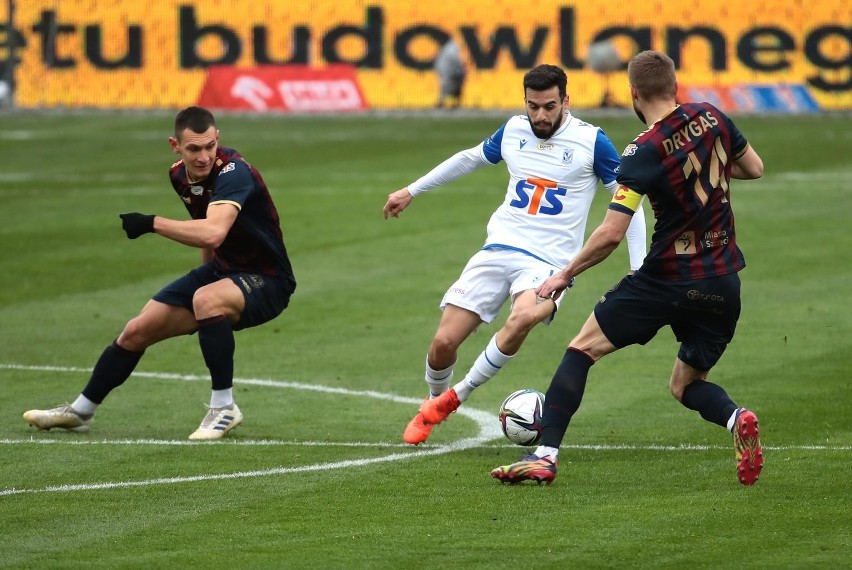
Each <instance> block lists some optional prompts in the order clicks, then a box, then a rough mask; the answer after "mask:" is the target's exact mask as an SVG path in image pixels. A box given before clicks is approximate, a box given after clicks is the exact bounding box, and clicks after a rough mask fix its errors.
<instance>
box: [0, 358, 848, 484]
mask: <svg viewBox="0 0 852 570" xmlns="http://www.w3.org/2000/svg"><path fill="white" fill-rule="evenodd" d="M0 369H7V370H37V371H46V372H89V371H90V370H89V369H86V368H72V367H60V366H25V365H20V364H4V363H0ZM133 376H139V377H147V378H158V379H171V380H185V381H199V380H208V378H207V376H200V375H187V374H165V373H156V372H136V373H134V374H133ZM234 382H235V383H242V384H253V385H257V386H268V387H275V388H292V389H297V390H312V391H316V392H324V393H330V394H345V395H350V396H364V397H370V398H378V399H381V400H388V401H391V402H398V403H405V404H419V403H420V400H419V399H417V398H408V397H404V396H397V395H395V394H386V393H383V392H375V391H372V390H349V389H346V388H336V387H331V386H322V385H317V384H304V383H300V382H286V381H279V380H268V379H261V378H235V379H234ZM457 413H458V414H460V415H463V416H467V417H468V418H470V419H472V420H473V421H474V422H476V424H477V425H478V426H479V433H478V434H477V435H476V436H474V437H471V438H466V439H463V440H460V441H457V442H454V443H451V444H448V445H438V446H435V447H431V446H429V447H427V445H428V444H424V445H422V446H418V447H417V448H416V450H415V451H411V452H409V453H393V454H390V455H385V456H382V457H374V458H369V459H353V460H346V461H336V462H330V463H317V464H313V465H304V466H301V467H276V468H273V469H265V470H258V471H242V472H237V473H220V474H212V475H194V476H186V477H170V478H161V479H146V480H141V481H123V482H108V483H88V484H76V485H53V486H49V487H43V488H40V489H15V488H12V489H5V490H2V491H0V497H2V496H10V495H21V494H33V493H50V492H70V491H90V490H101V489H119V488H130V487H146V486H152V485H166V484H177V483H191V482H197V481H211V480H225V479H239V478H247V477H263V476H269V475H286V474H290V473H305V472H310V471H323V470H329V469H345V468H347V467H362V466H365V465H373V464H376V463H384V462H391V461H400V460H403V459H409V458H414V457H425V456H429V455H440V454H444V453H450V452H453V451H462V450H465V449H472V448H481V447H505V445H502V446H497V445H493V446H486V445H485V443H486V442H487V441H491V440H493V439H496V438H499V437H500V435H501V434H500V430H499V429H498V427H497V422H495V421H494V416H493V414H490V413H487V412H484V411H482V410H477V409H474V408H469V407H464V408H459V409H458V411H457ZM23 443H40V444H59V445H128V444H132V445H302V446H320V445H322V446H330V447H331V446H350V447H411V446H407V445H404V444H397V443H393V444H390V443H369V442H344V443H333V442H310V441H308V442H295V441H294V442H288V441H275V440H224V441H220V442H194V443H193V442H188V441H174V440H102V441H79V440H78V441H59V440H36V439H20V440H13V439H3V440H0V444H23ZM510 447H514V446H510ZM562 449H576V450H594V451H619V450H637V451H706V450H717V449H719V450H723V449H729V447H728V446H725V447H723V446H709V445H689V444H684V445H677V446H666V445H630V444H615V445H563V446H562ZM764 449H766V450H778V451H783V450H819V451H849V450H850V449H852V446H845V445H844V446H823V445H801V446H778V447H770V446H764Z"/></svg>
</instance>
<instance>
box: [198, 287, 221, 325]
mask: <svg viewBox="0 0 852 570" xmlns="http://www.w3.org/2000/svg"><path fill="white" fill-rule="evenodd" d="M219 305H220V303H219V299H218V297H217V296H216V295H215V294H213V293H212V292H211V291H208V290H206V289H205V288H204V287H202V288H201V289H199V290H198V291H196V292H195V294H194V295H193V296H192V312H193V313H195V316H196V318H205V317H210V316H215V315H216V314H222V311H221V309H220V308H219Z"/></svg>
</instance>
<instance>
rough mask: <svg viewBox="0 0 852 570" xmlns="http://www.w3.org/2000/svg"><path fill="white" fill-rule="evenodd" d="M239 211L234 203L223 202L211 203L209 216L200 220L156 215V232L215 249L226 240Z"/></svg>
mask: <svg viewBox="0 0 852 570" xmlns="http://www.w3.org/2000/svg"><path fill="white" fill-rule="evenodd" d="M239 212H240V211H239V209H237V207H236V206H235V205H234V204H231V203H228V202H222V203H218V204H210V206H209V207H208V208H207V217H206V218H204V219H200V220H172V219H170V218H163V217H161V216H156V217H155V218H154V232H155V233H158V234H160V235H161V236H163V237H167V238H169V239H172V240H174V241H176V242H180V243H182V244H184V245H188V246H191V247H198V248H202V249H215V248H217V247H219V246H220V245H221V244H222V242H223V241H225V237H226V236H227V235H228V231H229V230H230V229H231V226H233V225H234V220H236V219H237V214H239Z"/></svg>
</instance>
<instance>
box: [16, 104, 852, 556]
mask: <svg viewBox="0 0 852 570" xmlns="http://www.w3.org/2000/svg"><path fill="white" fill-rule="evenodd" d="M577 114H578V115H579V116H581V117H583V118H588V119H589V120H591V121H592V122H595V123H597V124H600V125H601V126H603V127H604V129H605V130H606V132H607V134H608V135H609V136H610V138H611V139H612V140H613V141H614V143H615V145H616V147H617V148H619V149H620V148H623V147H624V146H625V145H626V144H627V143H628V142H629V141H630V140H631V139H632V137H633V136H634V135H635V134H636V133H637V132H638V131H639V130H641V128H642V126H641V125H640V123H639V122H638V121H636V119H635V118H634V117H632V115H631V116H628V115H627V114H624V115H611V114H608V115H597V116H596V115H590V114H588V113H582V112H578V113H577ZM172 118H173V116H172V114H171V113H154V114H142V113H86V112H76V113H48V114H42V113H13V114H5V115H2V116H0V148H2V150H3V152H2V156H3V158H4V161H3V167H2V170H0V204H2V206H0V208H2V210H1V211H2V214H3V216H2V219H3V222H2V224H0V244H2V247H0V267H2V269H3V272H2V283H3V285H2V287H0V386H2V397H0V419H2V422H0V456H2V459H0V537H2V538H0V567H3V568H6V567H8V568H71V567H87V568H176V567H187V568H197V567H226V568H317V567H319V568H394V569H396V568H429V569H434V568H495V567H503V568H510V567H556V568H727V567H735V566H745V567H749V568H773V569H774V568H838V567H843V566H846V565H848V557H849V552H850V547H852V505H850V497H852V485H850V481H852V477H850V475H849V469H850V468H849V466H850V462H852V413H850V410H852V405H850V404H852V398H850V377H852V376H850V364H852V356H850V354H852V344H850V338H852V303H850V301H849V295H848V291H849V288H850V284H852V253H850V252H852V231H850V229H849V227H850V225H849V209H848V207H847V206H848V205H849V202H850V199H852V192H850V188H849V179H850V178H852V161H850V159H849V149H850V148H852V117H850V116H849V115H825V116H805V117H784V116H774V117H741V118H738V119H737V122H738V124H739V126H740V128H741V129H742V130H743V132H744V133H745V135H746V137H747V138H748V139H749V140H750V141H751V142H752V144H753V145H754V146H755V148H756V149H757V150H758V152H759V153H760V154H761V155H762V157H763V159H764V162H765V164H766V174H765V176H764V178H763V179H761V180H759V181H755V182H743V181H734V182H733V184H732V202H733V204H734V210H735V212H736V216H737V228H738V230H739V231H738V234H739V235H738V239H739V243H740V246H741V248H742V249H743V251H744V253H745V255H746V260H747V263H748V267H747V268H746V269H745V270H744V271H743V272H742V274H741V275H742V279H743V314H742V318H741V321H740V324H739V328H738V331H737V335H736V337H735V339H734V341H733V343H732V344H731V346H730V348H729V349H728V351H727V353H726V354H725V356H724V357H723V359H722V361H721V362H720V364H719V365H718V366H717V368H716V369H714V371H713V372H712V374H711V379H713V380H715V381H716V382H718V383H720V384H721V385H723V386H724V387H725V388H726V389H727V390H728V392H729V393H730V394H731V395H732V397H733V398H734V399H735V400H736V401H737V402H738V403H741V404H742V405H747V406H749V407H751V408H753V409H754V410H755V411H756V412H757V413H758V414H759V416H760V419H761V425H762V435H763V438H762V439H763V444H764V446H765V455H766V467H765V469H764V473H763V476H762V477H761V480H760V481H759V482H758V484H757V485H756V486H754V487H752V488H745V487H741V486H740V485H739V484H738V483H737V481H736V477H735V474H734V462H733V450H732V447H731V444H730V438H729V436H728V434H726V433H725V432H724V430H722V429H720V428H718V427H717V426H713V425H710V424H708V423H706V422H704V421H702V420H701V419H700V418H699V417H698V415H697V414H695V413H694V412H690V411H688V410H686V409H685V408H683V407H681V406H680V405H678V404H677V403H676V402H674V400H672V398H671V397H670V396H669V394H668V390H667V380H668V376H669V373H670V371H671V366H672V363H673V360H674V355H675V353H676V350H677V348H676V343H675V341H674V339H673V337H672V335H671V333H670V332H668V331H663V332H661V333H660V334H659V335H658V336H657V337H656V338H655V339H654V340H653V341H652V342H651V343H649V344H648V345H647V346H645V347H631V348H628V349H625V350H623V351H620V352H619V353H617V354H614V355H612V356H610V357H608V358H607V359H605V360H603V361H602V362H600V363H599V364H597V365H596V366H595V367H594V368H593V369H592V372H591V375H590V380H589V386H588V389H587V392H586V397H585V400H584V403H583V407H582V408H581V410H580V412H579V413H578V414H577V416H576V417H575V419H574V421H573V422H572V426H571V428H570V429H569V431H568V434H567V436H566V439H565V447H564V449H563V451H562V454H561V458H560V465H559V476H558V477H557V479H556V481H555V483H554V484H553V485H551V486H549V487H546V486H535V485H520V486H514V487H510V486H501V485H500V484H498V483H497V482H496V481H495V480H493V479H491V477H490V476H489V475H488V472H489V470H490V469H491V468H493V467H494V466H496V465H500V464H503V463H508V462H511V461H514V460H516V459H517V458H519V457H520V456H521V455H522V454H523V453H524V450H523V449H521V448H519V447H516V446H512V445H510V444H508V442H506V441H505V440H504V439H503V438H502V437H500V436H499V434H496V429H497V427H496V408H497V406H498V405H499V403H500V402H501V401H502V399H503V398H504V397H505V396H506V395H507V394H509V393H510V392H512V391H514V390H516V389H519V388H527V387H529V388H537V389H539V390H545V389H546V387H547V385H548V383H549V380H550V377H551V375H552V373H553V370H554V369H555V367H556V365H557V364H558V362H559V360H560V359H561V356H562V352H563V350H564V347H565V345H566V343H567V341H568V340H569V339H570V337H571V336H572V335H573V334H574V333H575V332H576V331H577V330H578V329H579V327H580V325H581V324H582V322H583V321H584V320H585V319H586V317H587V316H588V314H589V312H590V311H591V309H592V306H593V305H594V303H595V301H596V300H597V298H598V297H599V296H600V294H601V293H603V292H604V291H605V290H606V289H608V287H609V286H610V285H611V284H612V283H614V282H615V281H616V280H617V279H618V278H619V277H620V276H621V275H622V273H623V272H624V271H626V268H627V261H626V252H625V251H624V248H623V247H622V248H620V249H619V250H618V251H616V252H615V254H614V255H613V256H612V257H611V258H610V259H608V260H607V261H606V262H604V263H603V264H602V265H600V266H598V267H596V268H594V269H592V270H591V271H589V272H587V273H586V274H584V275H583V276H581V278H580V279H578V281H577V285H576V286H575V288H574V289H573V290H572V291H571V292H570V294H569V297H568V298H567V299H566V300H565V302H564V304H563V305H562V310H561V311H560V315H559V318H558V319H557V320H556V322H555V323H554V324H553V325H552V326H551V327H548V328H545V327H540V328H538V329H536V330H535V331H534V332H533V334H532V335H531V337H530V338H529V340H528V341H527V344H526V346H525V347H524V349H523V350H522V351H521V352H520V354H519V355H518V357H517V358H516V359H515V360H513V361H512V363H511V364H510V365H508V366H507V367H506V369H505V370H504V371H503V372H502V373H501V374H500V375H499V376H498V377H496V378H495V379H494V380H492V381H491V383H489V384H488V385H486V386H484V387H483V388H481V389H480V390H478V391H477V392H476V393H475V394H474V395H473V396H472V398H471V399H470V400H469V401H468V403H467V404H466V405H465V406H464V407H463V409H466V413H464V414H463V413H458V414H455V415H454V416H453V417H452V418H451V419H450V421H449V422H447V423H446V424H443V425H441V426H439V427H438V428H436V429H435V431H434V432H433V436H432V438H431V439H430V440H429V442H428V444H426V445H424V446H421V447H419V448H416V449H412V448H408V447H405V446H404V445H402V442H401V434H402V429H403V427H404V426H405V424H406V422H407V421H408V420H409V419H410V417H411V416H412V415H413V414H414V412H415V411H416V408H417V402H418V401H419V399H420V398H422V397H423V395H424V392H425V389H424V383H423V382H422V379H421V378H422V371H423V360H424V356H425V353H426V349H427V345H428V343H429V340H430V339H431V336H432V333H433V332H434V329H435V326H436V325H437V321H438V318H439V311H438V308H437V305H438V302H439V300H440V298H441V295H442V294H443V292H444V290H445V289H446V287H447V286H448V285H449V284H450V283H451V282H452V281H453V279H455V277H456V276H457V275H458V273H459V271H460V270H461V268H462V266H463V264H464V263H465V262H466V261H467V259H468V258H469V257H470V255H472V254H473V253H474V252H475V251H476V250H477V249H478V247H479V246H480V245H481V243H482V241H483V239H484V231H485V224H486V222H487V219H488V216H489V215H490V213H491V212H492V211H493V210H494V208H495V207H496V206H497V205H498V204H499V203H500V201H501V200H502V197H503V194H504V189H505V184H506V172H505V167H504V166H502V165H500V166H497V167H494V168H488V169H482V170H480V171H478V172H476V173H474V174H472V175H470V176H468V177H466V178H464V179H462V180H459V181H456V182H454V183H452V184H450V185H447V186H445V187H443V188H441V189H439V190H436V191H433V192H431V193H428V194H425V195H423V196H421V197H418V198H417V199H416V200H415V202H414V203H413V204H412V206H411V208H410V209H409V210H407V211H406V212H404V213H403V215H402V217H401V218H400V219H398V220H390V221H385V220H384V219H383V218H382V206H383V205H384V203H385V199H386V196H387V194H388V193H390V192H392V191H394V190H396V189H398V188H401V187H403V186H405V185H406V184H407V183H409V182H410V181H412V180H414V179H415V178H416V177H418V176H420V175H421V174H422V173H424V172H425V171H426V170H428V169H429V168H431V167H432V166H433V165H434V164H437V163H438V162H439V161H441V160H443V159H444V158H446V157H447V156H449V155H450V154H452V153H453V152H455V151H456V150H459V149H461V148H467V147H471V146H474V145H475V144H477V143H478V142H479V141H481V140H482V139H483V138H484V137H486V136H487V135H489V134H490V133H491V132H493V130H495V129H496V128H497V127H498V126H499V125H500V124H501V122H502V121H503V119H504V117H503V116H502V115H491V116H482V115H480V116H468V115H463V114H459V115H452V114H435V115H431V116H430V115H428V114H424V115H398V116H397V115H387V116H384V115H376V116H353V117H337V118H331V117H246V116H236V115H234V116H221V117H219V123H220V124H219V126H220V128H221V132H222V143H223V144H224V145H227V146H234V147H236V148H237V149H239V150H240V151H241V152H242V153H243V155H244V156H245V157H246V158H247V159H248V160H249V161H250V162H252V163H253V164H255V165H256V166H257V167H258V168H259V169H260V171H261V173H262V174H263V175H264V177H265V179H266V181H267V183H268V184H269V186H270V188H271V189H272V192H273V195H274V198H275V200H276V201H277V204H278V207H279V210H280V213H281V215H282V226H283V229H284V233H285V238H286V240H287V245H288V248H289V251H290V254H291V257H292V260H293V264H294V268H295V271H296V276H297V279H298V281H299V286H298V290H297V292H296V294H295V296H294V297H293V299H292V303H291V306H290V307H289V308H288V309H287V310H286V311H285V312H284V314H283V315H282V316H281V317H280V318H278V319H277V320H275V321H274V322H272V323H269V324H267V325H265V326H262V327H259V328H257V329H252V330H248V331H244V332H241V333H239V334H238V335H237V360H236V375H237V376H238V378H239V379H238V380H237V383H236V388H235V391H236V396H237V401H238V402H239V404H240V406H241V408H242V409H243V411H244V413H245V416H246V420H245V425H244V426H243V427H241V428H239V429H238V430H236V431H235V432H233V434H232V436H231V437H229V438H227V440H226V441H223V442H218V443H215V444H200V445H188V444H187V441H186V437H187V436H188V435H189V433H191V431H192V430H193V429H195V427H196V426H197V423H198V422H199V421H200V419H201V417H202V415H203V414H204V407H203V404H204V403H205V402H206V401H207V399H208V397H209V383H208V381H207V380H206V376H205V373H206V369H205V367H204V363H203V360H202V358H201V355H200V352H199V350H198V346H197V340H196V338H195V337H194V336H190V337H185V338H179V339H173V340H170V341H167V342H165V343H162V344H160V345H158V346H155V347H153V348H151V349H150V350H149V351H148V354H147V355H146V356H145V358H144V359H143V360H142V362H141V364H140V366H139V368H138V372H139V374H138V375H137V376H135V377H133V378H131V379H130V380H129V381H128V382H127V383H126V384H125V385H124V386H122V387H121V388H120V389H118V390H116V391H115V392H114V393H113V394H112V395H111V396H110V397H109V399H107V401H106V402H105V405H104V406H103V407H102V409H101V410H100V411H99V413H98V415H97V417H96V419H95V422H94V425H93V429H92V431H91V432H89V433H88V434H71V433H64V432H56V431H54V432H45V433H37V432H35V431H33V429H32V428H30V427H29V426H27V425H26V424H25V423H24V422H23V421H22V419H21V413H22V412H23V411H25V410H27V409H30V408H35V407H48V406H53V405H56V404H58V403H61V402H63V401H68V400H72V399H73V398H74V397H76V395H77V394H78V393H79V390H80V389H81V388H82V386H83V385H84V383H85V381H86V379H87V377H88V372H87V371H88V370H89V369H90V368H91V366H92V365H93V364H94V362H95V360H96V359H97V357H98V356H99V355H100V353H101V351H102V349H103V348H104V347H105V346H106V345H107V344H109V343H110V342H111V341H112V340H113V339H114V338H115V336H116V335H117V334H118V333H119V332H120V330H121V328H122V326H123V325H124V323H125V322H126V320H128V319H129V318H130V317H132V316H133V315H134V314H135V313H136V311H138V310H139V308H141V306H142V305H143V304H144V303H145V301H146V300H147V299H148V298H149V297H150V295H151V294H153V293H154V292H155V291H157V290H158V289H159V287H160V286H162V285H163V284H165V283H167V282H168V281H170V280H171V279H172V278H174V277H176V276H178V275H180V274H182V273H183V272H185V271H186V270H187V269H189V268H191V267H193V266H194V265H195V264H196V263H197V261H198V253H197V252H195V251H192V250H191V249H190V248H187V247H184V246H181V245H179V244H176V243H174V242H170V241H168V240H165V239H162V238H161V237H158V236H150V235H149V236H143V237H142V238H140V239H138V240H136V241H129V240H127V239H126V238H125V236H124V233H123V232H122V230H121V226H120V220H119V219H118V214H119V213H121V212H128V211H140V212H146V213H157V214H161V215H164V216H169V217H176V218H182V217H184V216H185V210H184V208H183V206H182V205H181V203H180V201H179V200H178V199H177V198H176V196H175V195H174V193H173V191H172V190H171V188H170V186H169V183H168V178H167V175H166V172H167V169H168V167H169V165H170V164H171V162H172V160H173V158H174V155H172V154H171V152H170V149H169V147H168V143H167V140H166V137H167V136H168V135H169V133H170V130H171V128H172ZM605 204H606V200H605V197H604V195H603V193H601V195H600V196H599V199H597V200H596V202H595V204H594V205H593V211H592V215H591V219H590V222H589V228H588V229H589V230H591V229H592V228H593V227H595V226H596V225H597V223H598V222H599V221H600V220H601V219H602V218H603V215H604V211H605ZM647 212H648V214H649V216H648V217H649V219H650V217H651V216H650V209H648V210H647ZM649 223H650V222H649ZM649 237H650V233H649ZM504 317H505V309H504V313H503V315H501V317H500V319H498V324H496V325H491V326H483V327H482V329H481V330H480V331H479V333H478V334H477V335H475V336H474V337H472V338H471V339H470V340H469V341H468V343H467V344H466V345H465V346H463V348H462V351H461V354H460V358H459V363H458V369H459V373H460V374H463V373H464V371H465V370H466V369H467V367H468V366H469V365H470V364H471V362H472V360H473V358H475V356H476V354H478V353H479V351H480V350H481V349H482V347H483V346H484V345H485V343H486V342H487V340H488V338H489V337H490V336H491V335H492V334H493V333H494V331H496V329H497V327H498V326H499V323H502V319H503V318H504Z"/></svg>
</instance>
